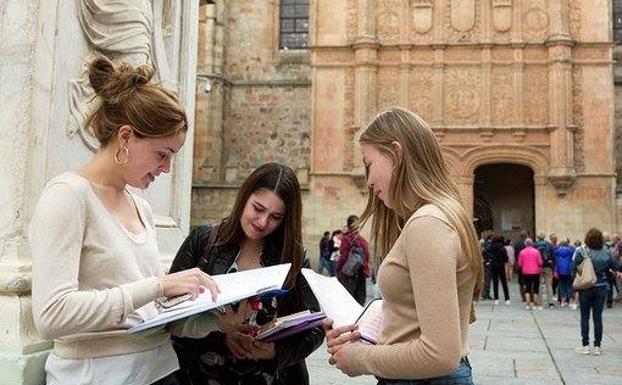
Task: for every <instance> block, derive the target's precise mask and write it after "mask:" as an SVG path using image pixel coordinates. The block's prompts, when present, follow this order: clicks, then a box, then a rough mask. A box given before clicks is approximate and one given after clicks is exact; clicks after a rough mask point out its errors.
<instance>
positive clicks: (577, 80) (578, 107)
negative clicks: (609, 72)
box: [572, 66, 585, 172]
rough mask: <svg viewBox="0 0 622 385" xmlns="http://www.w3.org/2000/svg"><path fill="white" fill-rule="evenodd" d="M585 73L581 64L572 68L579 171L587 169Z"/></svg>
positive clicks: (575, 141)
mask: <svg viewBox="0 0 622 385" xmlns="http://www.w3.org/2000/svg"><path fill="white" fill-rule="evenodd" d="M583 103H584V101H583V73H582V70H581V66H573V68H572V120H573V123H574V125H575V127H576V130H575V132H574V134H573V145H574V167H575V170H576V171H577V172H582V171H584V170H585V152H584V151H583V142H584V127H583Z"/></svg>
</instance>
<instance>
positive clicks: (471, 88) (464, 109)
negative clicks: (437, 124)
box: [444, 68, 481, 124]
mask: <svg viewBox="0 0 622 385" xmlns="http://www.w3.org/2000/svg"><path fill="white" fill-rule="evenodd" d="M480 79H481V72H480V71H479V68H468V69H466V68H465V69H462V68H451V69H448V70H447V71H446V75H445V91H444V94H445V106H446V116H445V119H446V122H447V123H449V124H476V123H478V120H479V112H480V88H481V87H480V86H481V82H480Z"/></svg>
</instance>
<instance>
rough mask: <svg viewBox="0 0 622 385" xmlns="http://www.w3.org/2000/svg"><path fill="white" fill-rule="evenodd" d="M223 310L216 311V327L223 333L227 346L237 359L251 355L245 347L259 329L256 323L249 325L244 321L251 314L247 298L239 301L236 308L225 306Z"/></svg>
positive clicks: (250, 342)
mask: <svg viewBox="0 0 622 385" xmlns="http://www.w3.org/2000/svg"><path fill="white" fill-rule="evenodd" d="M225 309H226V310H225V312H224V313H222V312H220V311H216V312H215V313H216V317H218V328H219V329H220V330H221V331H222V332H223V333H225V343H226V344H227V348H229V351H230V352H231V353H232V354H233V356H234V357H235V358H237V359H244V358H248V357H250V356H251V353H252V352H251V351H250V350H249V349H248V348H247V346H248V345H249V344H252V342H253V336H254V335H255V334H256V333H257V332H258V331H259V330H260V329H261V328H260V327H259V326H257V325H249V324H246V323H244V322H246V320H247V319H249V317H250V315H251V306H250V304H249V303H248V301H247V300H244V301H242V302H240V304H239V305H238V307H237V309H236V310H233V308H231V306H227V307H226V308H225Z"/></svg>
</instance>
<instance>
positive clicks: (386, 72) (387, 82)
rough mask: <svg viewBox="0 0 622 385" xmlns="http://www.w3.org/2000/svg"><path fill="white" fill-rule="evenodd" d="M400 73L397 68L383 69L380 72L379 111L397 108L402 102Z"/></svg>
mask: <svg viewBox="0 0 622 385" xmlns="http://www.w3.org/2000/svg"><path fill="white" fill-rule="evenodd" d="M399 89H400V88H399V71H398V68H397V67H394V66H391V67H388V66H387V67H381V68H380V69H379V70H378V102H377V104H376V106H377V109H378V111H381V110H384V109H385V108H388V107H392V106H396V105H398V104H399V102H400V95H399Z"/></svg>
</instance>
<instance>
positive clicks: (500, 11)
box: [492, 0, 512, 32]
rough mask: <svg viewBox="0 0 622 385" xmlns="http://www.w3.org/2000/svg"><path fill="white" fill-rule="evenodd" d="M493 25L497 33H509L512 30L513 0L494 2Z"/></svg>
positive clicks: (495, 0) (496, 0) (494, 0)
mask: <svg viewBox="0 0 622 385" xmlns="http://www.w3.org/2000/svg"><path fill="white" fill-rule="evenodd" d="M492 23H493V26H494V27H495V30H496V31H497V32H508V31H509V30H510V28H512V0H493V2H492Z"/></svg>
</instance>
